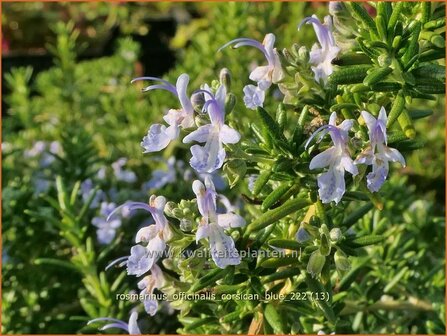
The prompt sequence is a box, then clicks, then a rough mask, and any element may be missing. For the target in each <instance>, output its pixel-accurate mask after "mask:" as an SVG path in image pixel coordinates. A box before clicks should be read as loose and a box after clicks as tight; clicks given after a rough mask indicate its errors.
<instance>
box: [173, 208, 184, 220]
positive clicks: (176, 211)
mask: <svg viewBox="0 0 447 336" xmlns="http://www.w3.org/2000/svg"><path fill="white" fill-rule="evenodd" d="M172 217H174V218H177V219H180V218H183V211H182V210H181V209H179V208H175V209H173V210H172Z"/></svg>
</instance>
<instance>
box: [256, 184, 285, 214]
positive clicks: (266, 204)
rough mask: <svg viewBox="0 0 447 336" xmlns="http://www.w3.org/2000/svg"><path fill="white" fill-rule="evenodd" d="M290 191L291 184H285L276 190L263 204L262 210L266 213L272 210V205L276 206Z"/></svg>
mask: <svg viewBox="0 0 447 336" xmlns="http://www.w3.org/2000/svg"><path fill="white" fill-rule="evenodd" d="M289 189H290V184H289V183H288V182H287V183H283V184H281V185H280V186H279V187H277V188H276V189H274V190H273V191H272V192H271V193H270V194H269V195H268V196H267V197H266V198H265V199H264V201H263V202H262V205H261V210H262V211H266V210H268V209H270V207H271V206H272V205H274V204H275V203H276V202H278V200H279V199H280V198H281V196H283V195H284V194H285V193H286V192H287V191H288V190H289Z"/></svg>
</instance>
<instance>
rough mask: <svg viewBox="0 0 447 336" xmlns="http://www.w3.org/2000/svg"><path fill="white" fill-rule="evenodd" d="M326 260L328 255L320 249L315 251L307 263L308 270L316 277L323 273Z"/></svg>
mask: <svg viewBox="0 0 447 336" xmlns="http://www.w3.org/2000/svg"><path fill="white" fill-rule="evenodd" d="M325 262H326V257H325V256H324V255H322V254H321V253H320V251H319V250H316V251H314V252H313V253H312V254H311V256H310V258H309V262H308V263H307V272H308V273H310V274H311V275H312V277H313V278H315V277H316V276H317V275H319V274H320V273H321V270H322V269H323V266H324V264H325Z"/></svg>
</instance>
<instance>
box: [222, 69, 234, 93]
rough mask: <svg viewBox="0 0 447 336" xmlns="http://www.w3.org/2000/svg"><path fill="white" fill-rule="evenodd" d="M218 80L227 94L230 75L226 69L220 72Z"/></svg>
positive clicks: (229, 85)
mask: <svg viewBox="0 0 447 336" xmlns="http://www.w3.org/2000/svg"><path fill="white" fill-rule="evenodd" d="M219 80H220V83H221V84H222V85H225V88H226V89H227V92H228V91H230V89H231V73H230V70H228V69H227V68H223V69H222V70H220V74H219Z"/></svg>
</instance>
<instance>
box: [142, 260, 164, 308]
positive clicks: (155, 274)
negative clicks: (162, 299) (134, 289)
mask: <svg viewBox="0 0 447 336" xmlns="http://www.w3.org/2000/svg"><path fill="white" fill-rule="evenodd" d="M164 284H165V278H164V276H163V272H162V270H161V269H160V267H158V266H157V265H156V264H154V265H153V266H152V268H151V274H150V275H147V276H145V277H144V278H143V279H142V280H141V281H140V282H138V288H139V289H141V292H140V295H143V297H144V299H143V305H144V309H145V310H146V312H147V313H148V314H149V315H151V316H154V315H155V314H156V313H157V309H158V301H157V300H155V299H154V297H153V294H154V290H155V289H157V288H161V287H163V286H164Z"/></svg>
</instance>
